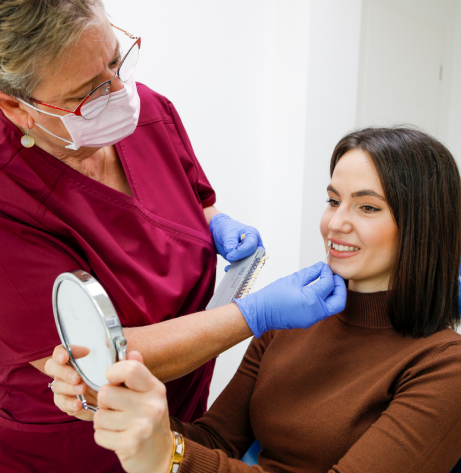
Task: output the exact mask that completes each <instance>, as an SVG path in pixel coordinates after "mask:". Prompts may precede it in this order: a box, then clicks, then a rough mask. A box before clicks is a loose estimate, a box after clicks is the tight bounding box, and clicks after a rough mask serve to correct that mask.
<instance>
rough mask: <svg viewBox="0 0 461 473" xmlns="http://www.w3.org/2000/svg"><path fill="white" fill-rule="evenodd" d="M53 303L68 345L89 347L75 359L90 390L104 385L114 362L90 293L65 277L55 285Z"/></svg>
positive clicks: (100, 317) (103, 327)
mask: <svg viewBox="0 0 461 473" xmlns="http://www.w3.org/2000/svg"><path fill="white" fill-rule="evenodd" d="M56 303H57V309H58V315H59V322H60V325H61V331H62V334H63V336H64V338H65V340H66V342H67V344H68V345H78V346H81V347H86V348H88V349H89V351H90V352H89V354H88V355H87V356H85V357H83V358H79V359H78V360H75V363H76V364H77V366H78V368H79V369H80V371H81V372H82V373H83V374H84V375H85V377H86V378H87V379H88V381H90V383H87V384H90V385H91V386H92V387H93V389H96V388H98V389H99V388H100V387H101V386H102V385H103V384H107V383H108V381H107V379H106V376H105V373H106V371H107V368H109V366H110V365H112V364H113V363H114V362H115V359H114V354H111V350H110V343H109V339H108V331H107V328H106V326H105V322H104V319H103V317H102V316H101V314H100V313H99V311H98V309H97V306H96V305H95V303H94V300H93V298H92V297H91V295H90V294H88V293H87V291H85V289H84V288H83V287H81V286H80V284H78V283H77V282H74V281H71V280H64V281H62V282H61V284H60V285H59V288H58V292H57V296H56Z"/></svg>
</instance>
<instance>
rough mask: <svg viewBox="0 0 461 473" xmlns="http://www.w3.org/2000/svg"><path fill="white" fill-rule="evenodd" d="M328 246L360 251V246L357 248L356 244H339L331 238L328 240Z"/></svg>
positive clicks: (339, 249)
mask: <svg viewBox="0 0 461 473" xmlns="http://www.w3.org/2000/svg"><path fill="white" fill-rule="evenodd" d="M328 246H331V247H332V248H334V249H335V250H337V251H349V252H353V251H359V249H360V248H356V247H355V246H344V245H337V244H336V243H333V242H332V241H331V240H328Z"/></svg>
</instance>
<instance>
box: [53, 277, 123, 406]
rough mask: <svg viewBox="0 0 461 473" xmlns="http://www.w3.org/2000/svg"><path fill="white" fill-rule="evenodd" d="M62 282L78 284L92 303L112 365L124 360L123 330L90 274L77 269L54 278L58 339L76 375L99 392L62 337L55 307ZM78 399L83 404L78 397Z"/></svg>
mask: <svg viewBox="0 0 461 473" xmlns="http://www.w3.org/2000/svg"><path fill="white" fill-rule="evenodd" d="M63 281H72V282H74V283H76V284H78V285H79V286H80V287H81V289H83V291H85V292H86V293H87V295H88V296H89V298H90V300H91V301H92V303H93V305H94V307H95V309H96V311H97V313H98V315H99V317H100V318H101V322H102V323H103V326H104V329H105V331H106V337H107V340H108V342H109V350H110V357H111V360H112V363H115V362H116V361H122V360H126V349H127V340H126V338H125V337H124V336H123V330H122V326H121V324H120V319H119V318H118V315H117V312H116V311H115V308H114V306H113V304H112V302H111V300H110V298H109V296H108V295H107V293H106V291H105V290H104V288H103V287H102V286H101V284H100V283H99V282H98V281H97V280H96V279H95V278H94V277H93V276H91V274H89V273H87V272H86V271H83V270H80V269H79V270H76V271H72V272H69V273H62V274H60V275H59V276H58V277H57V278H56V281H55V282H54V286H53V313H54V319H55V322H56V327H57V329H58V332H59V338H60V339H61V342H62V344H63V345H64V347H65V349H66V350H67V353H69V357H70V360H71V363H72V365H73V367H74V368H75V369H76V371H77V372H78V374H79V375H80V376H81V377H82V379H83V380H84V381H85V383H86V384H87V385H88V386H90V387H91V388H93V389H94V390H95V391H99V388H100V386H97V385H95V384H93V383H92V382H91V381H90V380H89V379H88V378H87V377H86V375H85V373H83V372H82V370H81V369H80V368H79V366H78V364H77V362H76V361H75V359H74V357H73V356H72V351H71V349H70V347H69V345H68V343H67V340H66V338H65V336H64V331H63V328H62V326H61V321H60V317H59V313H58V305H57V298H58V291H59V286H60V285H61V283H62V282H63ZM82 397H83V396H82ZM79 399H80V400H81V401H82V402H83V400H82V399H81V398H80V396H79ZM89 407H90V406H88V407H85V406H84V408H89Z"/></svg>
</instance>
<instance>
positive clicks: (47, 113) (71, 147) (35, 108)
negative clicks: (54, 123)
mask: <svg viewBox="0 0 461 473" xmlns="http://www.w3.org/2000/svg"><path fill="white" fill-rule="evenodd" d="M16 100H19V101H20V102H21V103H23V104H24V105H27V106H28V107H30V108H33V109H34V110H37V112H40V113H45V114H46V115H50V116H51V117H57V118H61V119H62V117H61V115H56V114H55V113H50V112H46V111H45V110H40V109H39V108H37V107H34V106H33V105H31V104H30V103H27V102H25V101H24V100H22V99H20V98H17V97H16ZM35 124H36V125H37V126H38V127H39V128H41V129H42V130H43V131H46V132H47V133H48V134H50V135H51V136H54V137H55V138H57V139H58V140H61V141H65V142H66V143H69V146H66V148H69V149H73V150H76V149H77V148H75V143H72V141H68V140H66V139H65V138H61V137H60V136H58V135H55V134H54V133H51V131H48V130H47V129H46V128H45V127H44V126H42V125H40V124H38V123H37V122H35ZM27 135H29V130H27ZM23 138H27V136H23V137H22V138H21V143H22V140H23ZM29 138H30V139H31V140H33V138H32V137H31V136H30V137H29ZM22 144H23V146H26V145H25V144H24V143H22ZM34 144H35V140H34V143H33V144H32V146H34ZM32 146H26V148H31V147H32Z"/></svg>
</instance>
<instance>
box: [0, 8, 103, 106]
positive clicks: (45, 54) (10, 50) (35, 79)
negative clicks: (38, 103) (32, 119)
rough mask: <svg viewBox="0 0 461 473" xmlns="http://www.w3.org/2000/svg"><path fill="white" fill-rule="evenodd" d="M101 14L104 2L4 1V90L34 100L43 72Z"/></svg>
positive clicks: (0, 34)
mask: <svg viewBox="0 0 461 473" xmlns="http://www.w3.org/2000/svg"><path fill="white" fill-rule="evenodd" d="M101 14H104V4H103V2H102V0H0V91H2V92H4V93H6V94H8V95H12V96H13V97H18V98H22V99H24V100H27V99H28V98H29V97H31V96H32V92H33V91H34V89H35V88H36V87H37V86H38V85H39V84H40V80H41V78H40V72H41V71H42V70H44V69H45V68H50V67H51V65H53V64H54V65H55V64H56V63H57V61H58V60H59V58H60V57H61V55H62V54H63V53H64V52H65V51H66V49H67V48H68V47H69V46H71V45H73V44H75V43H76V42H77V41H78V40H79V38H80V36H81V35H82V33H83V32H84V31H85V30H86V29H87V28H88V27H89V26H91V25H93V24H94V22H95V20H96V19H97V17H98V16H99V17H100V16H101Z"/></svg>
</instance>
